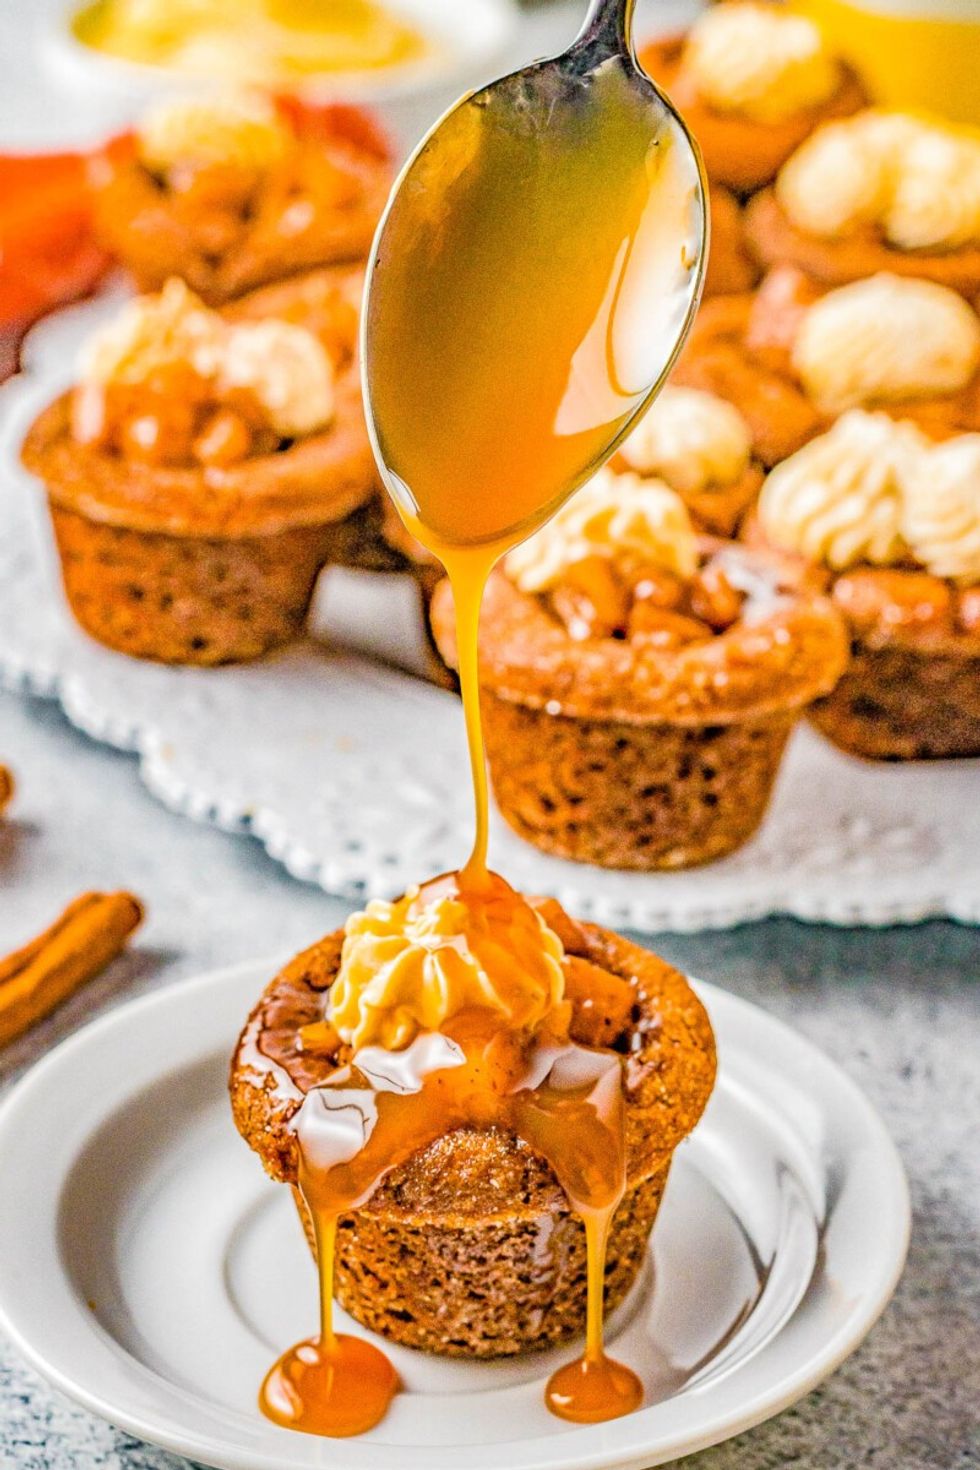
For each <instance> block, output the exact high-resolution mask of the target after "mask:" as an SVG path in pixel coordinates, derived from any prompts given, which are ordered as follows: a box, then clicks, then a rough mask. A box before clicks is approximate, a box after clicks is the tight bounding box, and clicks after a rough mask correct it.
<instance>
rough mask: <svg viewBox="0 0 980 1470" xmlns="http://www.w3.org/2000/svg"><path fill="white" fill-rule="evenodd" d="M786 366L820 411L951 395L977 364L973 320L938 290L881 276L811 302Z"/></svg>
mask: <svg viewBox="0 0 980 1470" xmlns="http://www.w3.org/2000/svg"><path fill="white" fill-rule="evenodd" d="M792 359H793V366H794V368H795V369H796V372H797V373H798V375H799V377H800V379H801V381H802V383H803V385H804V387H805V388H806V390H807V392H808V393H809V395H810V397H811V398H812V399H813V400H814V402H815V403H816V404H817V405H818V407H820V408H821V409H823V410H824V411H826V412H832V413H839V412H841V411H842V410H843V409H846V408H853V407H856V406H857V405H859V404H872V403H895V402H902V401H903V400H906V399H913V398H924V397H931V396H933V395H945V394H948V393H956V392H958V391H959V390H960V389H961V388H964V387H965V386H966V385H967V383H968V382H969V381H970V379H971V378H972V377H973V375H974V373H975V372H976V370H977V367H978V365H980V318H978V317H977V315H976V313H975V312H974V311H973V310H972V309H971V308H970V307H969V306H968V305H967V303H966V302H965V301H964V300H963V298H962V296H959V295H958V294H957V293H956V292H955V291H950V290H948V289H947V287H945V286H939V285H936V284H935V283H934V282H932V281H920V280H914V279H911V278H909V277H903V276H893V275H889V274H886V273H882V274H880V275H877V276H872V277H871V278H870V279H868V280H864V281H855V282H853V283H852V284H851V285H848V286H841V287H840V288H839V289H838V290H836V291H830V292H828V294H827V295H826V296H824V297H822V298H821V299H820V300H819V301H816V302H815V303H814V304H813V305H812V306H811V307H810V308H809V309H808V310H807V312H806V313H805V315H804V317H803V320H802V323H801V325H800V329H799V331H798V333H797V336H796V341H795V343H794V345H793V353H792Z"/></svg>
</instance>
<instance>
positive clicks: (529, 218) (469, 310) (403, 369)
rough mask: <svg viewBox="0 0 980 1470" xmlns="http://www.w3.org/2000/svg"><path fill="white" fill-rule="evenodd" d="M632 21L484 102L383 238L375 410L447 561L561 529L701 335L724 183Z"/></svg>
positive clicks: (597, 34) (372, 370) (384, 448)
mask: <svg viewBox="0 0 980 1470" xmlns="http://www.w3.org/2000/svg"><path fill="white" fill-rule="evenodd" d="M631 13H632V0H596V3H595V4H594V5H593V7H592V10H591V12H590V15H589V17H588V19H587V21H586V24H585V26H584V28H583V30H582V31H581V33H580V34H579V36H578V38H577V39H576V40H575V42H574V43H573V45H572V46H571V47H570V48H569V50H568V51H566V52H564V53H563V54H562V55H560V56H557V57H554V58H552V59H550V60H546V61H540V62H536V63H534V64H533V65H531V66H529V67H526V68H523V69H522V70H520V71H517V72H514V73H512V74H511V75H509V76H506V77H503V78H502V79H501V80H499V81H496V82H493V83H492V84H490V85H489V86H487V87H484V88H483V89H482V90H480V91H478V92H475V93H472V94H470V95H469V96H467V97H464V98H463V99H462V100H461V101H460V102H459V103H458V104H457V105H456V106H455V107H454V108H452V109H451V110H450V111H449V112H448V113H447V114H446V115H445V116H444V117H443V118H442V120H441V121H440V122H439V123H437V124H436V126H435V127H434V128H433V129H432V131H431V132H430V133H429V135H428V136H427V137H426V138H425V139H424V140H423V142H422V143H421V144H420V145H419V147H418V148H417V150H416V151H415V153H414V154H413V155H412V157H411V158H410V159H409V161H408V163H407V164H406V165H405V167H404V169H403V170H402V173H401V175H400V177H399V179H398V181H397V183H396V186H395V189H394V191H393V193H392V196H391V199H390V201H389V204H388V207H387V210H386V213H385V215H384V217H383V219H382V221H381V224H380V226H379V229H378V233H377V236H376V239H375V243H374V249H373V252H372V256H371V261H370V265H369V270H368V289H367V296H366V305H365V311H364V321H363V328H362V331H363V343H362V346H363V354H362V357H363V365H364V366H363V371H364V389H365V404H366V408H367V413H368V422H369V425H370V428H371V433H372V438H373V443H374V447H375V452H376V454H377V457H378V462H379V466H380V468H381V471H382V474H383V476H384V479H385V482H386V484H387V486H388V488H389V490H390V491H391V493H392V495H393V497H394V499H395V502H396V504H397V505H398V508H399V510H400V511H401V513H402V515H403V517H404V518H405V520H406V522H407V524H408V525H409V528H410V529H412V530H416V531H417V530H418V529H419V528H420V527H421V528H424V529H425V532H426V533H427V534H426V535H425V536H424V537H423V539H424V540H425V541H426V544H427V545H429V546H430V547H431V548H432V549H437V548H438V546H439V545H443V546H447V547H448V546H465V545H473V544H482V543H489V542H493V543H498V542H499V543H500V544H501V545H502V546H503V545H504V544H505V543H506V544H513V543H514V542H515V541H516V540H519V539H522V537H523V536H524V535H527V534H529V533H530V532H531V531H532V530H534V529H535V528H536V527H537V526H538V525H540V524H542V523H543V521H544V520H545V519H546V518H547V517H548V516H549V515H550V514H551V513H552V512H553V511H554V510H555V509H556V508H557V506H558V505H559V504H561V502H562V501H563V500H564V499H565V498H567V496H569V495H570V494H571V493H572V492H573V491H574V490H575V489H576V488H577V487H578V486H579V485H581V484H582V483H583V481H584V480H586V479H587V478H588V477H589V476H590V475H592V474H593V473H594V472H595V471H596V469H598V468H599V467H600V466H601V465H602V464H603V463H604V462H605V460H606V459H608V457H609V455H610V454H611V453H612V452H613V450H614V449H615V447H616V445H617V444H618V443H619V442H620V440H621V439H622V438H623V437H624V436H625V435H626V434H627V433H628V432H629V430H630V428H631V426H632V425H633V423H634V422H635V420H636V419H637V418H638V417H639V416H640V415H641V414H642V412H643V410H644V409H645V407H646V406H647V404H648V403H649V401H650V400H651V398H652V397H653V395H654V393H655V392H656V391H657V389H658V387H659V386H660V385H661V383H662V382H663V380H664V378H665V376H666V374H667V372H668V371H669V369H670V367H671V365H672V363H673V361H674V359H675V358H676V356H677V353H678V352H679V350H680V347H681V344H682V342H683V340H684V336H685V334H686V332H687V330H688V327H689V326H690V323H691V320H692V319H693V316H694V312H695V310H696V308H697V303H698V299H699V296H700V291H701V284H702V277H703V269H704V258H705V254H706V244H707V227H708V226H707V204H706V199H707V190H706V185H705V180H704V175H703V170H702V166H701V161H700V157H699V154H698V151H697V147H696V145H695V143H694V142H693V140H692V139H691V137H690V134H689V133H688V131H687V129H686V127H685V125H684V123H683V121H682V120H681V118H680V117H679V116H678V115H677V113H676V112H675V111H674V109H673V108H672V106H671V105H670V103H669V102H668V100H667V99H666V98H665V97H664V96H663V94H662V93H661V92H659V91H658V89H657V88H656V87H655V86H654V84H653V82H651V80H650V79H649V77H647V76H646V74H645V73H644V72H643V71H642V70H641V69H640V67H639V65H638V64H637V62H636V59H635V56H634V54H633V49H632V44H631V42H630V38H629V36H630V22H631Z"/></svg>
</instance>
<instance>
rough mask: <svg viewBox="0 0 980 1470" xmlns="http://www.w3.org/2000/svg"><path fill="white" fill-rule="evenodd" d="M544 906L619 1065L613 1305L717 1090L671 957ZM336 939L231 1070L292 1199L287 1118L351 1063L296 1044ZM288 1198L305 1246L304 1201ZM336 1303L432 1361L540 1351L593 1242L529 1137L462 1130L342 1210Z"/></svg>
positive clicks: (310, 963)
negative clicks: (621, 1148)
mask: <svg viewBox="0 0 980 1470" xmlns="http://www.w3.org/2000/svg"><path fill="white" fill-rule="evenodd" d="M539 906H540V908H541V911H542V914H543V916H544V917H545V919H546V921H547V923H548V924H549V926H551V927H552V928H553V929H554V930H555V931H556V932H557V933H558V934H559V936H560V938H561V939H562V942H563V944H564V947H565V953H566V960H565V964H566V966H568V965H569V964H571V965H572V966H573V967H578V969H579V972H580V974H584V975H585V976H586V977H587V982H588V983H587V984H584V983H583V985H582V986H579V987H576V988H575V989H574V990H573V991H572V995H573V1021H572V1036H573V1038H575V1039H577V1040H579V1041H580V1042H581V1043H583V1044H585V1045H596V1046H601V1047H605V1048H609V1049H612V1050H614V1051H616V1052H618V1053H620V1055H621V1057H622V1069H623V1085H624V1090H625V1097H626V1128H627V1134H626V1139H627V1175H628V1184H627V1192H626V1195H625V1198H624V1199H623V1201H622V1203H621V1205H620V1207H619V1209H618V1210H617V1212H616V1215H615V1217H614V1220H613V1224H612V1230H611V1234H610V1239H609V1249H608V1255H607V1266H606V1290H605V1305H606V1310H607V1311H609V1310H612V1308H613V1307H615V1306H616V1304H617V1303H618V1302H620V1301H621V1300H622V1299H623V1297H624V1296H625V1294H626V1292H627V1291H628V1290H629V1288H630V1286H631V1285H632V1284H633V1282H634V1281H635V1279H636V1276H637V1273H638V1271H639V1269H640V1266H641V1264H642V1262H643V1260H644V1258H645V1256H646V1250H647V1240H648V1237H649V1233H650V1230H651V1228H652V1226H653V1224H654V1221H655V1219H656V1215H657V1210H658V1208H659V1205H660V1200H661V1198H662V1195H663V1190H664V1186H665V1184H666V1181H667V1176H668V1172H669V1169H670V1163H671V1158H672V1156H673V1152H674V1150H675V1149H676V1147H677V1146H678V1144H679V1143H681V1141H682V1140H683V1139H684V1138H685V1137H686V1136H687V1134H688V1133H689V1132H690V1131H691V1129H692V1128H693V1127H694V1125H695V1123H696V1122H697V1121H698V1119H699V1117H700V1116H701V1113H702V1111H703V1109H704V1106H705V1104H706V1102H707V1099H708V1097H709V1095H710V1092H711V1088H712V1085H713V1082H714V1075H715V1050H714V1040H713V1037H712V1033H711V1027H710V1024H709V1022H708V1018H707V1016H706V1014H705V1012H704V1009H703V1007H702V1006H701V1004H700V1002H699V1001H698V999H697V997H696V996H695V995H694V993H693V991H692V990H691V989H690V987H689V986H688V984H687V982H686V980H685V979H684V978H683V976H682V975H680V974H679V973H678V972H677V971H676V970H673V969H672V968H671V967H670V966H669V965H667V964H665V962H664V961H663V960H661V959H658V958H657V957H656V956H655V955H653V954H650V953H649V952H648V951H647V950H644V949H640V948H639V947H638V946H636V945H633V944H630V943H628V942H627V941H626V940H624V939H620V938H619V937H618V936H617V935H615V934H612V933H610V932H609V931H608V930H604V929H600V928H598V927H596V926H594V925H588V924H582V925H579V924H577V923H575V922H574V921H572V920H570V919H569V918H568V917H567V916H566V915H565V914H564V913H562V911H561V909H560V908H558V906H557V904H554V903H553V902H550V901H544V900H542V901H539ZM343 937H344V936H343V933H342V932H341V933H337V934H333V935H330V936H329V937H328V938H326V939H324V940H322V941H321V942H320V943H319V944H317V945H314V946H313V948H312V949H309V950H307V951H306V952H305V953H304V954H301V955H299V956H298V958H297V959H295V960H294V961H293V962H292V963H291V964H290V965H288V966H287V967H286V968H285V970H283V971H282V973H281V974H280V975H279V976H278V977H277V978H276V979H275V980H274V981H273V982H272V983H271V984H270V986H269V987H268V989H267V990H266V992H265V994H264V995H263V996H262V998H261V1000H260V1001H259V1003H258V1005H257V1006H256V1008H255V1010H254V1011H253V1012H252V1015H251V1017H250V1019H249V1021H248V1024H247V1026H246V1027H245V1030H244V1031H243V1033H242V1036H241V1039H240V1041H239V1045H238V1048H237V1050H236V1053H235V1056H234V1058H233V1061H232V1065H231V1078H230V1090H231V1101H232V1109H233V1112H234V1117H235V1122H236V1124H237V1126H238V1130H239V1132H240V1133H241V1134H242V1137H243V1138H244V1139H245V1140H246V1142H247V1143H248V1144H249V1145H250V1147H251V1148H253V1149H254V1150H255V1151H256V1153H258V1155H259V1157H260V1158H261V1160H262V1163H263V1164H264V1166H265V1168H266V1170H267V1171H268V1173H269V1174H271V1175H272V1177H273V1179H276V1180H279V1181H281V1182H282V1183H284V1184H288V1185H292V1186H294V1188H295V1185H296V1181H297V1169H298V1151H297V1144H296V1138H295V1134H294V1132H293V1129H292V1127H291V1120H292V1119H293V1117H294V1115H295V1114H296V1112H297V1110H298V1108H299V1107H300V1105H301V1104H302V1102H303V1099H304V1097H305V1096H306V1094H307V1093H308V1092H310V1091H311V1089H313V1088H315V1087H316V1086H317V1085H318V1084H321V1083H323V1082H324V1081H325V1080H326V1079H327V1078H328V1077H329V1076H330V1074H331V1073H332V1072H333V1071H334V1070H335V1069H336V1068H337V1067H338V1066H339V1065H341V1064H342V1062H343V1061H345V1060H346V1059H347V1057H346V1055H344V1054H342V1053H338V1054H335V1055H331V1054H316V1053H315V1052H311V1051H310V1050H308V1049H304V1046H303V1043H302V1040H301V1032H302V1029H303V1028H304V1027H307V1026H310V1025H315V1024H316V1023H317V1022H319V1021H321V1019H322V1017H323V1015H324V1009H325V998H326V996H327V995H328V993H329V990H330V986H331V985H332V984H333V982H334V980H335V979H336V976H337V973H338V969H339V966H340V954H341V945H342V942H343ZM592 967H596V968H595V969H593V968H592ZM566 993H568V992H566ZM624 995H625V1004H624V1001H623V997H624ZM575 997H577V998H575ZM297 1203H298V1205H299V1207H300V1215H301V1218H302V1219H303V1223H304V1228H306V1230H307V1235H308V1237H309V1235H310V1230H309V1222H308V1219H307V1218H306V1215H305V1210H304V1208H303V1206H302V1202H301V1200H300V1199H299V1197H298V1195H297ZM311 1245H312V1241H311ZM336 1295H337V1298H338V1300H339V1301H340V1303H341V1305H342V1306H343V1307H344V1309H345V1310H346V1311H348V1312H350V1314H351V1315H352V1316H353V1317H354V1318H355V1319H356V1320H357V1321H358V1322H361V1323H362V1324H363V1325H364V1326H366V1327H369V1328H371V1329H372V1330H373V1331H376V1332H380V1333H381V1334H382V1335H383V1336H385V1337H387V1338H390V1339H391V1340H392V1341H394V1342H399V1343H403V1344H405V1345H407V1346H409V1347H415V1348H421V1349H423V1350H425V1351H428V1352H435V1353H440V1354H445V1355H449V1356H456V1357H479V1358H486V1357H495V1356H499V1355H504V1354H513V1353H519V1352H528V1351H533V1350H535V1349H540V1348H545V1347H548V1346H550V1345H551V1344H552V1343H556V1342H561V1341H563V1340H565V1339H566V1338H569V1337H571V1336H574V1335H575V1334H576V1333H578V1332H580V1331H581V1330H582V1328H583V1326H584V1322H585V1303H586V1262H585V1232H584V1229H583V1226H582V1223H581V1221H580V1220H579V1219H578V1217H577V1216H576V1215H574V1214H573V1212H572V1210H571V1209H570V1207H569V1204H568V1201H567V1199H566V1197H565V1195H564V1193H563V1191H562V1189H561V1187H560V1185H559V1184H558V1181H557V1179H556V1178H555V1176H554V1174H553V1173H552V1171H551V1168H550V1167H549V1165H548V1164H547V1163H546V1162H545V1161H544V1160H543V1159H542V1158H541V1157H540V1156H539V1155H538V1154H536V1153H535V1152H534V1151H533V1150H532V1149H530V1148H529V1147H528V1146H527V1145H526V1144H525V1143H523V1142H521V1141H519V1140H518V1139H517V1138H515V1137H514V1136H512V1135H511V1134H509V1133H507V1132H505V1131H503V1130H501V1129H497V1128H495V1129H488V1130H485V1129H477V1128H473V1127H463V1128H458V1129H456V1130H455V1131H453V1132H451V1133H449V1134H446V1135H445V1136H444V1137H442V1138H440V1139H439V1140H438V1141H436V1142H435V1143H433V1144H430V1145H429V1146H428V1147H426V1148H424V1149H422V1150H420V1151H419V1152H418V1153H417V1154H416V1155H415V1156H414V1157H413V1158H412V1159H410V1160H409V1162H408V1163H407V1164H405V1165H401V1166H399V1167H397V1168H395V1169H392V1170H391V1172H390V1173H389V1174H388V1175H387V1176H386V1177H385V1178H384V1179H383V1180H382V1182H381V1183H380V1185H379V1187H378V1188H377V1189H376V1190H375V1192H374V1194H373V1195H372V1196H371V1198H370V1199H368V1200H367V1202H366V1203H365V1204H364V1205H363V1206H362V1207H361V1208H360V1209H359V1210H358V1211H357V1212H356V1213H354V1214H350V1215H345V1216H341V1219H340V1222H339V1230H338V1232H337V1245H336Z"/></svg>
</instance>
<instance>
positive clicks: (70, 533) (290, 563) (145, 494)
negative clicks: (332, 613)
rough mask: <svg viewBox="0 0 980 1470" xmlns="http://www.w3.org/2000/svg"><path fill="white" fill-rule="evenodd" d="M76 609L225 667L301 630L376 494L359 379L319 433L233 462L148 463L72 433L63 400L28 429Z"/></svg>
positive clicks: (182, 657)
mask: <svg viewBox="0 0 980 1470" xmlns="http://www.w3.org/2000/svg"><path fill="white" fill-rule="evenodd" d="M22 453H23V461H24V464H25V465H26V467H27V468H28V469H29V470H30V471H31V472H32V473H33V474H35V475H37V476H38V477H39V478H40V479H41V480H43V481H44V484H45V486H46V487H47V494H48V504H49V508H50V511H51V519H52V524H53V527H54V533H55V540H56V543H57V547H58V552H59V556H60V558H61V567H62V577H63V581H64V588H65V593H66V596H67V598H68V602H69V605H70V607H71V610H72V612H73V613H74V615H75V617H76V619H77V620H78V622H79V623H80V624H81V626H82V627H83V628H84V629H85V631H86V632H87V633H89V634H90V635H91V636H92V637H93V638H95V639H97V640H98V641H99V642H100V643H104V644H106V645H107V646H108V647H109V648H114V649H117V650H119V652H121V653H128V654H131V655H133V656H134V657H137V658H149V659H157V660H159V661H161V662H163V663H187V664H220V663H231V662H240V661H243V660H246V659H253V658H258V657H259V656H260V655H262V654H264V653H267V652H269V651H270V650H271V649H273V648H276V647H278V646H280V645H282V644H284V643H287V642H289V641H290V640H291V639H293V638H295V637H297V636H299V635H300V634H301V633H302V630H303V625H304V622H305V619H306V615H307V612H308V609H309V605H310V601H311V598H312V595H313V589H314V586H315V583H316V578H317V575H318V573H319V571H320V569H321V567H322V566H323V565H324V564H325V563H326V562H327V561H328V560H329V559H330V558H331V554H332V543H333V539H334V536H335V532H336V527H337V526H338V525H339V524H340V523H341V522H342V521H343V519H344V518H345V517H346V516H348V515H349V514H350V513H351V512H352V511H353V510H354V509H355V508H356V507H357V506H358V505H359V504H361V503H362V502H363V501H364V499H365V497H366V496H367V495H368V494H369V493H370V490H371V487H372V485H373V477H374V462H373V457H372V455H371V449H370V445H369V444H368V440H367V434H366V431H365V430H364V427H363V421H362V418H361V410H360V398H359V389H358V385H357V382H356V377H353V376H352V377H349V378H348V380H347V381H346V382H344V381H341V382H340V383H338V385H337V398H336V416H335V419H334V422H333V423H332V424H331V425H330V426H329V428H327V429H326V430H325V431H324V432H322V433H319V434H315V435H312V436H311V437H309V438H307V439H299V440H297V441H296V442H295V443H293V444H291V445H290V446H289V447H288V448H284V449H281V450H279V451H278V452H275V453H272V454H267V455H260V456H257V457H253V458H248V459H244V460H242V461H241V462H240V463H238V464H233V465H230V466H227V467H218V466H198V465H194V466H184V465H158V464H145V463H140V462H138V461H134V460H128V459H125V458H122V457H120V456H119V455H118V454H115V453H111V452H108V451H107V450H105V449H104V448H102V447H99V446H97V445H86V444H79V443H78V441H77V440H76V439H75V437H74V435H73V433H72V424H71V399H70V395H67V394H66V395H64V396H63V397H61V398H59V399H58V400H57V401H56V402H55V403H53V404H52V405H51V406H50V407H49V408H47V409H46V410H45V411H44V412H43V413H42V414H41V415H40V417H39V418H38V419H37V420H36V422H35V423H34V425H33V426H32V428H31V429H30V431H29V433H28V435H27V439H26V441H25V443H24V448H23V452H22Z"/></svg>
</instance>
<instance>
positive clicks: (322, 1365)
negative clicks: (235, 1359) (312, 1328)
mask: <svg viewBox="0 0 980 1470" xmlns="http://www.w3.org/2000/svg"><path fill="white" fill-rule="evenodd" d="M313 1222H314V1230H315V1232H316V1248H317V1262H318V1266H319V1272H320V1280H321V1291H320V1335H319V1336H318V1337H312V1338H308V1339H307V1340H306V1341H305V1342H300V1343H297V1345H296V1346H295V1347H292V1348H290V1349H289V1351H288V1352H286V1353H283V1355H282V1357H281V1358H280V1359H279V1361H278V1362H277V1363H276V1364H275V1365H274V1366H273V1367H272V1369H271V1370H270V1371H269V1373H268V1375H267V1376H266V1379H265V1382H264V1383H263V1385H262V1388H261V1391H260V1393H259V1407H260V1408H261V1410H262V1412H263V1414H265V1415H266V1417H267V1418H269V1419H271V1420H272V1421H273V1422H274V1423H276V1424H281V1425H282V1427H283V1428H284V1429H301V1430H303V1431H305V1433H307V1434H320V1435H326V1436H329V1437H330V1438H333V1439H346V1438H349V1437H350V1436H351V1435H354V1434H364V1433H366V1431H367V1430H369V1429H373V1428H374V1426H375V1424H377V1423H379V1422H380V1420H382V1419H383V1418H384V1416H385V1414H386V1412H387V1409H388V1405H389V1404H390V1403H391V1400H392V1398H393V1396H394V1395H395V1393H396V1392H397V1390H398V1375H397V1374H396V1372H395V1370H394V1368H393V1367H392V1365H391V1363H390V1362H389V1360H388V1359H387V1358H386V1357H385V1355H384V1353H382V1352H380V1351H379V1350H378V1348H376V1347H374V1346H372V1344H371V1343H369V1342H365V1340H364V1339H363V1338H362V1337H351V1336H349V1335H347V1334H346V1333H336V1332H334V1328H333V1274H334V1246H335V1243H336V1237H337V1216H336V1214H324V1213H320V1212H315V1213H314V1214H313Z"/></svg>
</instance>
